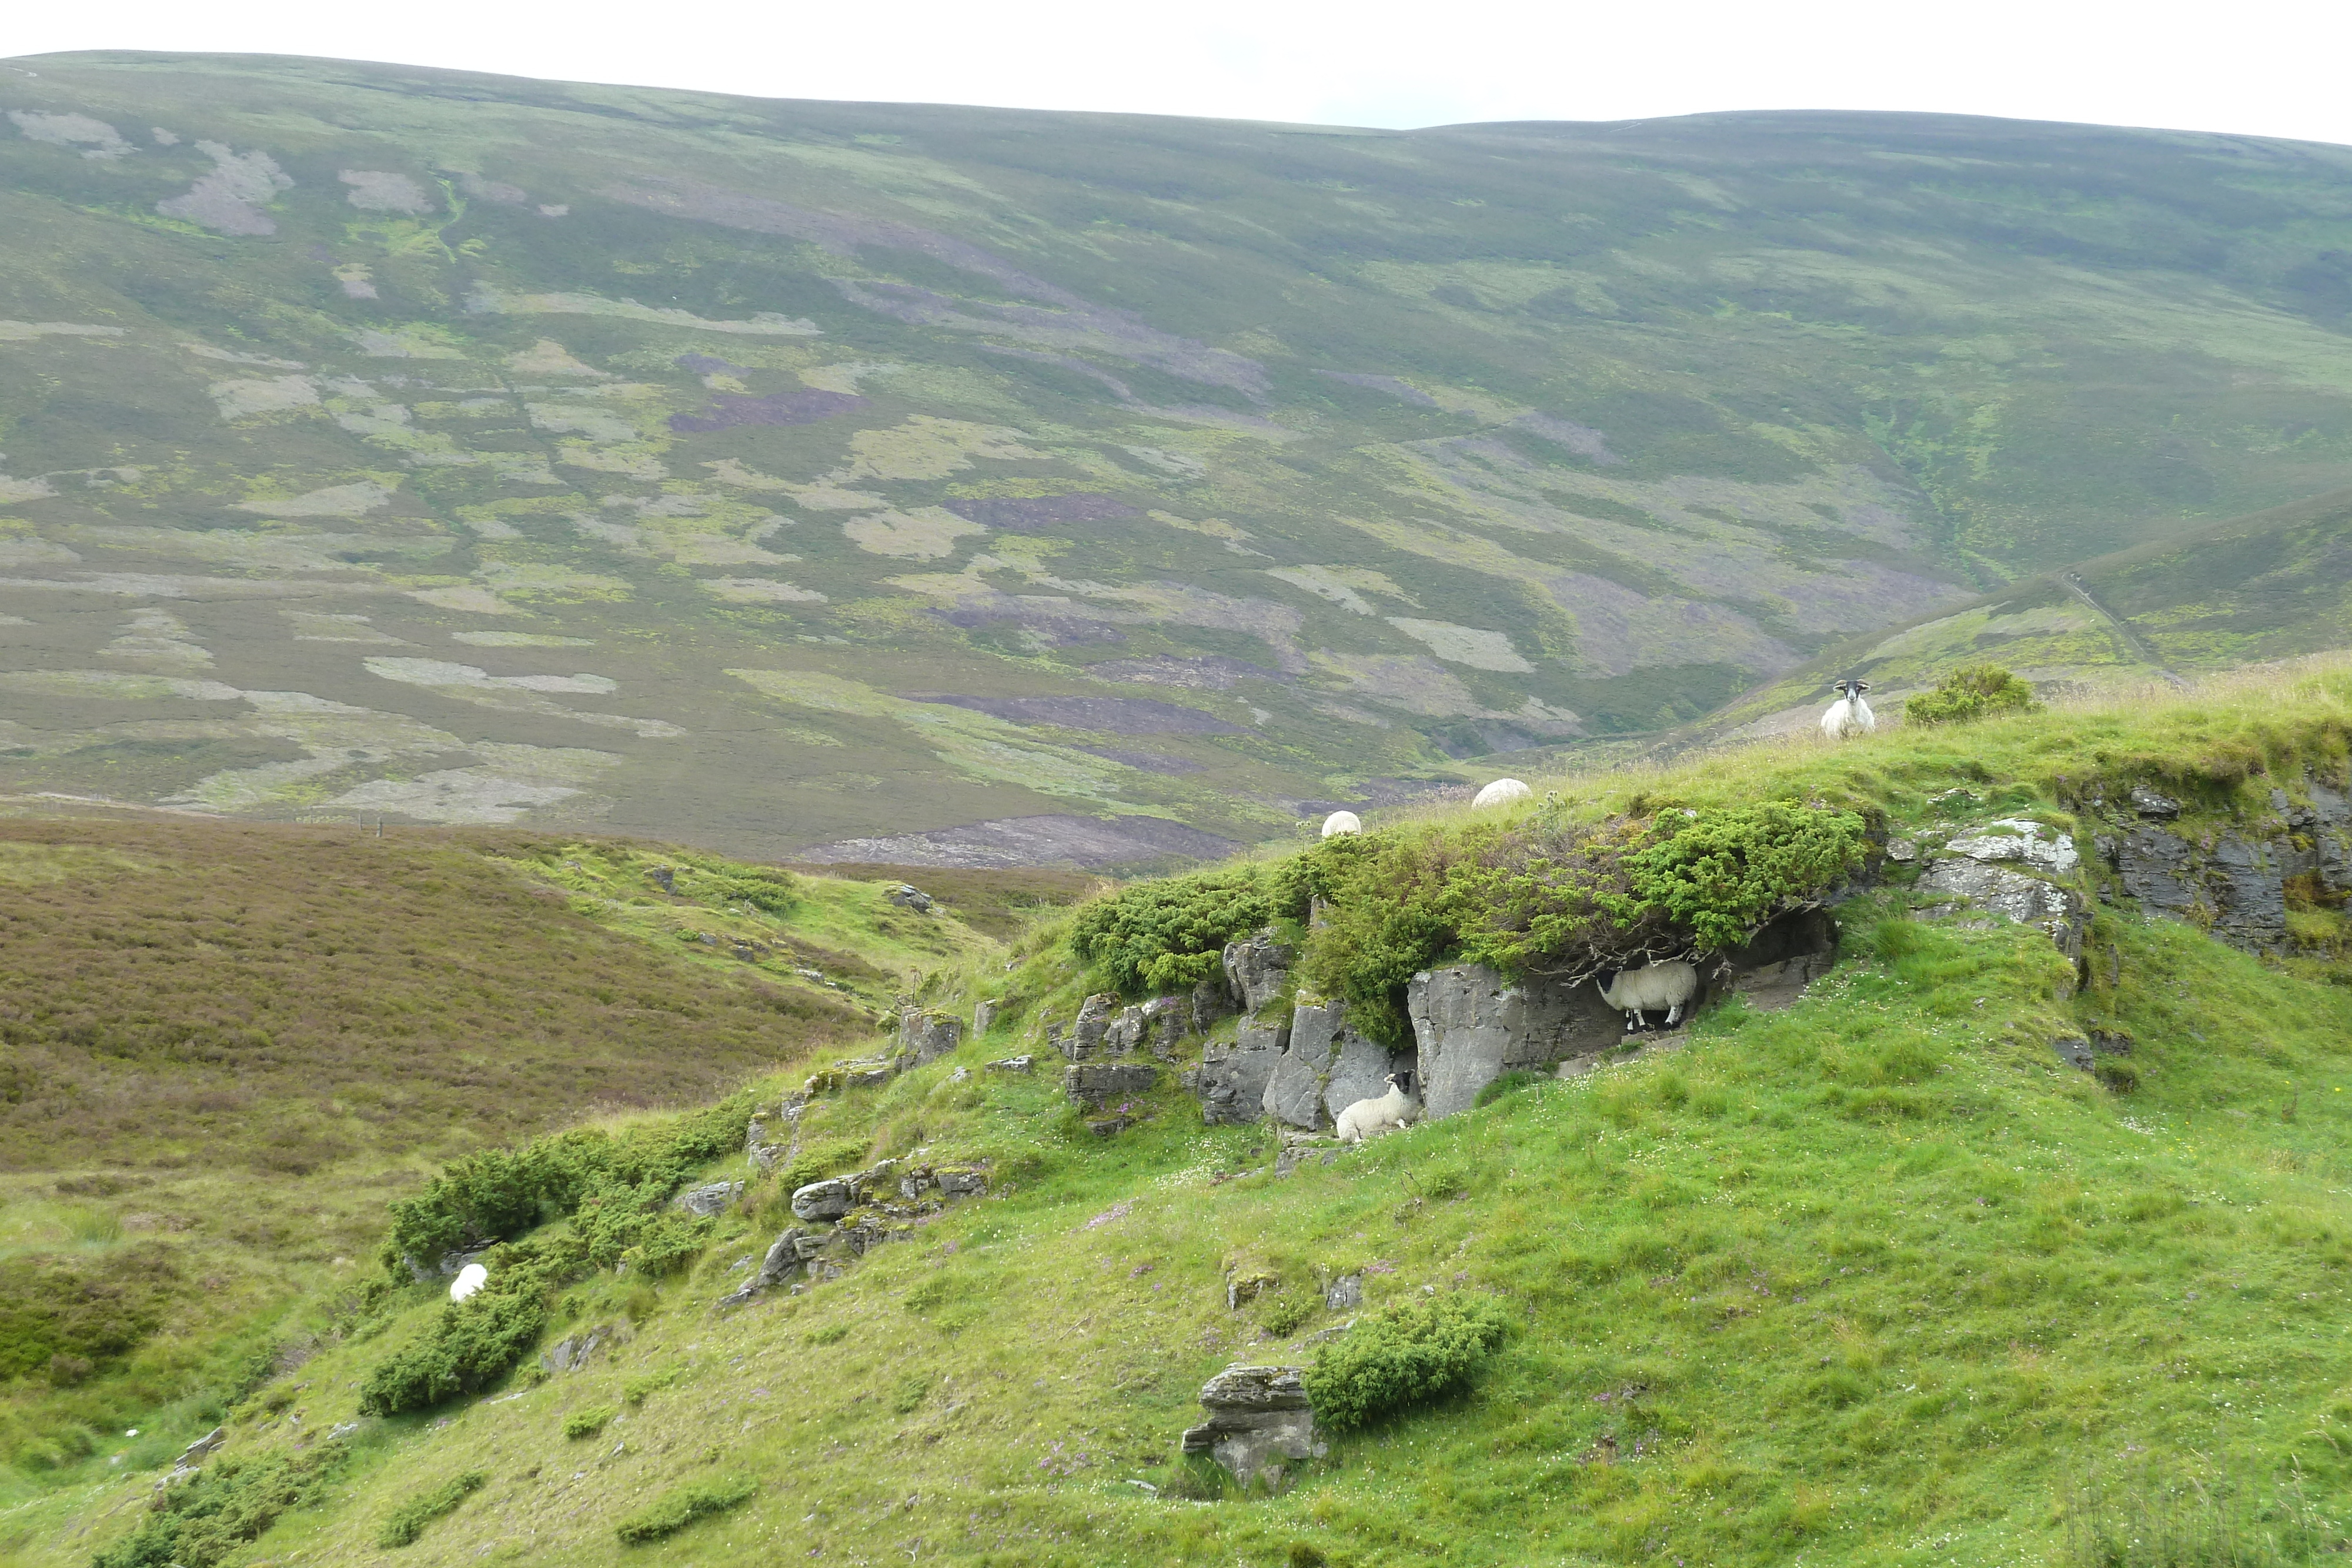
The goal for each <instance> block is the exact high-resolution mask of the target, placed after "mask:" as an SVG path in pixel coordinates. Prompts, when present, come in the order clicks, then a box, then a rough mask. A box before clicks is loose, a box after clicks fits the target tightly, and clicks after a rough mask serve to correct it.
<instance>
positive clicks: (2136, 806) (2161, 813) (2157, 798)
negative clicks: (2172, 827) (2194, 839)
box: [2131, 784, 2180, 821]
mask: <svg viewBox="0 0 2352 1568" xmlns="http://www.w3.org/2000/svg"><path fill="white" fill-rule="evenodd" d="M2131 803H2132V810H2135V811H2137V812H2138V813H2139V814H2140V815H2141V816H2143V817H2158V818H2161V819H2163V820H2164V821H2171V820H2172V819H2173V818H2175V817H2178V816H2179V815H2180V802H2179V801H2178V800H2174V799H2173V798H2172V797H2171V796H2169V795H2159V794H2158V793H2157V792H2156V791H2155V790H2153V789H2149V788H2148V787H2147V785H2145V784H2135V785H2133V786H2132V790H2131Z"/></svg>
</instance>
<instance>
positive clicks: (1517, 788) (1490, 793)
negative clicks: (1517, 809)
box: [1470, 779, 1535, 809]
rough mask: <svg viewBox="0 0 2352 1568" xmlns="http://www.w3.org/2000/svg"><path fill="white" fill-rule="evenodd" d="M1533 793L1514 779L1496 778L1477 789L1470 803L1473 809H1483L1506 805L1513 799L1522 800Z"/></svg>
mask: <svg viewBox="0 0 2352 1568" xmlns="http://www.w3.org/2000/svg"><path fill="white" fill-rule="evenodd" d="M1534 793H1535V791H1534V790H1532V789H1528V787H1527V786H1526V785H1525V784H1522V783H1521V782H1519V780H1517V779H1496V780H1495V781H1494V782H1493V783H1492V784H1489V785H1487V786H1486V788H1485V789H1481V790H1479V791H1478V795H1477V798H1476V799H1475V800H1472V801H1471V802H1470V804H1471V806H1472V808H1473V809H1483V808H1485V807H1487V806H1507V805H1509V804H1510V803H1511V802H1512V801H1514V800H1526V799H1527V798H1528V796H1530V795H1532V794H1534Z"/></svg>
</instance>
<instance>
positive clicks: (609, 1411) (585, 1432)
mask: <svg viewBox="0 0 2352 1568" xmlns="http://www.w3.org/2000/svg"><path fill="white" fill-rule="evenodd" d="M612 1419H613V1407H612V1406H609V1405H591V1406H587V1407H585V1408H584V1409H580V1410H574V1411H573V1412H572V1414H570V1415H569V1416H565V1417H564V1418H563V1435H564V1437H566V1438H568V1439H570V1440H571V1441H572V1442H575V1443H576V1442H578V1441H579V1440H580V1439H581V1438H583V1437H594V1436H595V1435H596V1434H597V1433H599V1432H601V1431H603V1430H604V1427H605V1425H606V1423H608V1422H610V1421H611V1420H612Z"/></svg>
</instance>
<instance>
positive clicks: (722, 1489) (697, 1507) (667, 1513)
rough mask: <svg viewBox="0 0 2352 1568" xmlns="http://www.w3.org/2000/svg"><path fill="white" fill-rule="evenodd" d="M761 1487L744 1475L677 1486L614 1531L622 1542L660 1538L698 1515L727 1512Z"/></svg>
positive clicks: (688, 1522) (685, 1525)
mask: <svg viewBox="0 0 2352 1568" xmlns="http://www.w3.org/2000/svg"><path fill="white" fill-rule="evenodd" d="M757 1490H760V1488H759V1483H758V1482H756V1481H753V1480H751V1479H750V1478H748V1477H744V1476H731V1477H723V1478H721V1479H717V1480H709V1481H699V1482H697V1483H695V1484H693V1485H690V1486H682V1487H678V1488H677V1489H675V1490H671V1491H668V1492H666V1493H664V1494H663V1495H662V1496H661V1497H659V1498H656V1500H654V1501H652V1502H650V1503H648V1504H646V1506H645V1507H644V1508H641V1509H639V1510H637V1511H636V1512H635V1513H633V1514H631V1515H629V1517H628V1518H626V1519H625V1520H623V1521H621V1522H620V1523H619V1524H617V1525H614V1527H613V1533H614V1534H615V1535H617V1536H619V1537H620V1538H621V1541H622V1543H623V1544H625V1545H629V1546H635V1545H640V1544H642V1543H644V1542H648V1541H659V1540H660V1539H661V1538H662V1537H663V1536H665V1535H668V1534H672V1533H674V1532H675V1531H680V1530H683V1529H685V1528H686V1527H687V1526H688V1525H689V1524H692V1523H693V1522H694V1521H696V1520H698V1519H705V1518H708V1517H709V1516H710V1515H711V1514H714V1513H724V1512H726V1511H728V1510H729V1509H730V1508H733V1507H734V1506H735V1505H736V1504H737V1503H740V1502H742V1501H744V1500H746V1499H748V1498H750V1497H751V1494H752V1493H753V1492H755V1491H757Z"/></svg>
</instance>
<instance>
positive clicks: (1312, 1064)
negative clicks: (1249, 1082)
mask: <svg viewBox="0 0 2352 1568" xmlns="http://www.w3.org/2000/svg"><path fill="white" fill-rule="evenodd" d="M1398 1065H1399V1063H1398V1062H1397V1061H1396V1053H1394V1052H1393V1051H1390V1050H1389V1048H1388V1047H1387V1046H1384V1045H1381V1044H1380V1043H1378V1042H1377V1041H1374V1040H1366V1039H1365V1038H1364V1037H1363V1036H1362V1035H1360V1034H1358V1033H1357V1032H1356V1031H1355V1030H1351V1029H1349V1027H1348V1024H1347V1006H1346V1004H1345V1003H1343V1002H1336V1001H1306V1002H1301V1003H1299V1004H1298V1006H1297V1008H1295V1009H1292V1011H1291V1015H1290V1040H1289V1042H1288V1044H1287V1045H1286V1046H1285V1047H1284V1049H1283V1051H1282V1054H1281V1055H1280V1056H1278V1057H1277V1058H1276V1059H1275V1061H1274V1064H1273V1067H1272V1069H1271V1071H1269V1072H1268V1074H1267V1077H1266V1084H1265V1092H1264V1093H1263V1094H1262V1095H1261V1096H1260V1100H1259V1106H1260V1109H1261V1110H1262V1111H1263V1112H1264V1113H1265V1114H1266V1115H1269V1116H1271V1117H1273V1118H1274V1119H1275V1120H1276V1121H1277V1122H1281V1123H1283V1124H1286V1125H1288V1126H1293V1127H1303V1128H1306V1129H1307V1130H1309V1131H1312V1130H1314V1129H1315V1128H1318V1127H1328V1126H1330V1125H1331V1124H1333V1123H1334V1122H1335V1121H1337V1120H1338V1118H1339V1113H1340V1112H1342V1111H1344V1110H1346V1109H1347V1108H1348V1107H1349V1106H1350V1105H1352V1104H1354V1103H1356V1102H1357V1101H1359V1100H1370V1099H1377V1098H1378V1097H1379V1096H1380V1095H1381V1094H1383V1093H1385V1092H1387V1090H1388V1082H1387V1080H1388V1075H1389V1073H1391V1071H1396V1069H1397V1067H1398ZM1404 1065H1407V1066H1410V1065H1411V1064H1410V1063H1409V1062H1408V1063H1405V1064H1404Z"/></svg>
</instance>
